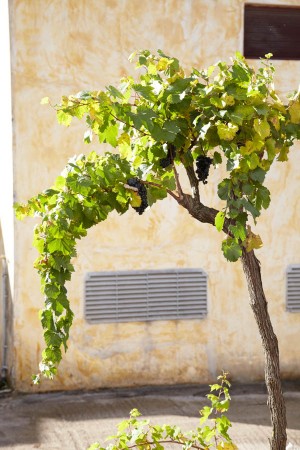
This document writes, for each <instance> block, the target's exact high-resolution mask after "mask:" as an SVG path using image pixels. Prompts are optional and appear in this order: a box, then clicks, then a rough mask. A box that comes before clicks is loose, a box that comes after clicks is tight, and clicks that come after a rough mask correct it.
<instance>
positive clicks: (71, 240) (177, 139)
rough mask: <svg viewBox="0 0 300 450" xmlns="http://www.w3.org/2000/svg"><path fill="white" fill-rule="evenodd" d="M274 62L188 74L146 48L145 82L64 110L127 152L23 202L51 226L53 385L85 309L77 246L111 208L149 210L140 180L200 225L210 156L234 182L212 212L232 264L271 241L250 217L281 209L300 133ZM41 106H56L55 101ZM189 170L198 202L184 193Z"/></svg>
mask: <svg viewBox="0 0 300 450" xmlns="http://www.w3.org/2000/svg"><path fill="white" fill-rule="evenodd" d="M270 56H271V55H266V58H265V59H263V60H262V61H261V67H260V68H259V69H258V70H257V71H256V72H255V71H254V70H253V69H252V68H251V67H249V65H248V64H247V62H246V60H245V59H244V58H243V57H242V55H240V54H239V53H237V54H236V55H235V58H234V59H233V60H232V63H231V64H227V63H225V62H219V63H217V64H215V65H213V66H210V67H209V68H208V69H206V70H197V69H193V70H192V71H191V73H190V74H185V72H184V70H183V68H182V67H181V66H180V64H179V61H178V60H177V59H176V58H173V57H169V56H167V55H165V54H164V53H163V52H161V51H158V53H157V54H155V55H154V54H151V53H150V52H149V51H148V50H145V51H142V52H140V53H137V54H133V55H132V56H131V58H130V59H131V60H136V66H137V68H138V69H139V77H138V79H137V80H135V79H134V78H133V77H131V76H128V77H125V78H123V79H122V80H121V83H120V86H119V87H118V88H116V87H114V86H108V87H107V88H106V89H105V90H102V91H84V92H79V93H78V94H76V95H70V96H68V97H66V96H64V97H62V99H61V103H60V104H58V105H55V106H54V108H55V109H56V114H57V120H58V122H59V123H60V124H62V125H65V126H69V125H70V124H71V122H72V119H73V118H74V117H77V118H78V119H83V118H85V120H86V124H87V131H86V132H85V134H84V142H86V143H91V142H92V140H93V137H94V136H97V138H98V140H99V142H100V143H108V144H110V145H111V146H112V147H113V148H114V149H116V150H114V151H113V152H111V153H105V154H98V153H96V152H94V151H93V152H91V153H90V154H88V155H87V156H85V155H79V156H78V157H74V158H72V159H70V160H69V162H68V164H67V166H66V167H65V169H64V170H63V172H62V173H61V175H60V176H59V177H58V178H57V179H56V181H55V184H54V186H53V187H51V188H50V189H47V190H45V191H44V192H42V193H40V194H38V195H37V196H35V197H33V198H31V199H30V200H29V201H28V202H27V204H17V205H16V214H17V217H18V218H23V217H24V216H29V215H37V216H40V217H41V219H42V220H41V223H40V224H39V225H37V226H36V227H35V230H34V245H35V247H36V248H37V250H38V252H39V254H40V255H39V257H38V258H37V260H36V262H35V268H36V269H37V270H38V272H39V274H40V277H41V285H42V292H43V293H44V295H45V308H44V310H43V311H42V312H41V322H42V326H43V328H44V330H45V332H44V337H45V341H46V349H45V350H44V351H43V361H42V363H41V365H40V371H41V373H43V374H44V375H46V376H48V377H52V376H53V375H54V374H55V373H56V370H57V364H58V363H59V361H60V360H61V357H62V354H61V347H62V346H64V348H65V349H66V348H67V340H68V337H69V329H70V326H71V324H72V318H73V313H72V311H71V309H70V304H69V300H68V298H67V290H66V288H65V283H66V281H67V280H70V278H71V274H72V272H73V270H74V267H73V264H72V258H73V257H75V256H76V248H75V247H76V240H77V239H81V238H82V237H83V236H85V235H86V233H87V229H88V228H90V227H91V226H93V225H95V224H97V223H99V222H101V221H103V220H105V219H106V218H107V216H108V215H109V213H110V212H111V211H114V210H115V211H117V212H118V213H120V214H123V213H125V212H126V211H127V210H128V208H129V207H130V206H132V207H134V208H136V209H137V210H139V207H140V204H141V198H140V195H139V190H138V189H137V188H135V187H134V183H132V182H131V183H129V182H128V180H132V179H134V180H138V183H140V184H142V185H143V186H145V187H146V189H147V201H148V203H149V205H150V206H151V205H152V204H153V203H155V202H156V201H158V200H162V199H164V198H165V197H167V195H171V196H172V197H173V198H174V199H175V200H176V201H177V202H178V203H179V204H180V205H182V206H184V207H185V208H186V209H188V211H189V212H190V213H191V215H192V216H194V217H196V215H195V213H194V212H193V211H194V209H193V208H192V207H191V204H190V203H189V201H190V199H196V200H197V202H198V203H197V204H198V206H199V208H206V207H204V205H203V203H201V201H200V195H199V179H197V176H196V174H195V170H194V166H195V161H196V163H197V161H198V160H199V158H201V157H204V158H207V159H209V162H212V164H213V165H214V166H215V167H217V166H218V165H219V164H221V163H223V164H224V165H226V169H227V175H226V177H225V178H223V175H222V173H223V171H220V173H221V179H220V183H219V184H218V190H217V193H218V196H219V198H220V199H221V200H222V201H223V202H224V203H223V204H224V207H223V208H222V210H221V211H217V210H213V209H210V211H211V213H212V217H213V222H211V221H210V220H207V221H208V222H210V223H213V224H214V225H215V226H216V228H217V230H219V231H221V230H223V231H225V233H226V234H227V236H226V238H225V240H224V241H223V243H222V251H223V253H224V255H225V257H226V259H227V260H229V261H237V260H238V259H239V258H240V256H241V255H242V250H243V248H246V250H247V251H251V250H252V249H254V248H259V247H260V246H261V245H262V242H261V239H260V237H259V236H258V235H255V234H254V233H253V232H252V231H251V228H250V225H249V220H250V219H254V222H256V220H257V218H258V217H259V216H260V214H261V212H262V210H263V209H266V208H268V206H269V204H270V192H269V190H268V189H267V188H266V186H265V185H264V181H265V177H266V174H267V172H268V171H269V170H270V168H271V166H272V163H273V162H274V161H275V160H277V161H286V160H287V159H288V152H289V148H290V147H291V145H292V144H293V141H294V140H295V139H298V138H299V137H300V127H299V124H300V101H299V91H298V92H297V93H295V94H293V95H292V96H290V98H289V102H288V104H286V105H285V104H283V102H282V101H281V100H280V98H279V97H278V95H277V94H276V92H275V89H274V85H273V74H274V67H273V66H272V64H271V63H270V60H269V58H270ZM41 103H43V104H47V103H50V100H49V99H48V98H47V97H45V98H44V99H42V102H41ZM180 165H181V166H183V168H184V169H185V171H186V173H187V176H188V178H189V181H190V185H191V188H192V191H191V192H192V194H191V195H190V194H185V193H184V192H183V190H182V187H181V184H180V180H179V175H178V171H177V166H180ZM197 173H198V172H197ZM202 181H203V179H202ZM140 213H141V212H140ZM203 221H205V220H203ZM38 379H39V376H37V378H36V381H37V380H38Z"/></svg>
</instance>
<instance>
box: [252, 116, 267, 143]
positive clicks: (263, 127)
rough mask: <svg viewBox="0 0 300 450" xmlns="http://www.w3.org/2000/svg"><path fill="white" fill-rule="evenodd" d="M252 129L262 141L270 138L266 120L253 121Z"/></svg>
mask: <svg viewBox="0 0 300 450" xmlns="http://www.w3.org/2000/svg"><path fill="white" fill-rule="evenodd" d="M253 127H254V130H255V131H256V133H257V134H258V135H259V136H260V137H261V138H262V139H263V140H264V139H266V137H268V136H270V132H271V129H270V125H269V124H268V121H267V120H266V119H254V122H253Z"/></svg>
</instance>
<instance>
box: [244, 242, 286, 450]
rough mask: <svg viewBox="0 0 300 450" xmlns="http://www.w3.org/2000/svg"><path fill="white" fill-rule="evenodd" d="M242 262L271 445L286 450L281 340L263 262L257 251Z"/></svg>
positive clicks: (278, 449) (248, 254) (250, 253)
mask: <svg viewBox="0 0 300 450" xmlns="http://www.w3.org/2000/svg"><path fill="white" fill-rule="evenodd" d="M242 264H243V270H244V273H245V275H246V278H247V283H248V290H249V294H250V305H251V308H252V311H253V314H254V317H255V321H256V323H257V326H258V329H259V334H260V337H261V340H262V345H263V349H264V355H265V381H266V386H267V390H268V406H269V409H270V413H271V423H272V427H273V433H272V438H271V439H270V448H271V449H272V450H285V448H286V440H287V436H286V426H287V423H286V409H285V402H284V397H283V392H282V387H281V379H280V368H279V349H278V341H277V337H276V335H275V333H274V330H273V327H272V323H271V320H270V316H269V313H268V305H267V301H266V297H265V294H264V290H263V285H262V280H261V271H260V263H259V261H258V259H257V258H256V256H255V254H254V252H253V251H251V252H249V253H247V252H246V250H244V251H243V255H242Z"/></svg>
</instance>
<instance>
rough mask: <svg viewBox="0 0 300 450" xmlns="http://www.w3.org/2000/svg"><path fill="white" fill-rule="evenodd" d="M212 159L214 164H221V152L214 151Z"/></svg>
mask: <svg viewBox="0 0 300 450" xmlns="http://www.w3.org/2000/svg"><path fill="white" fill-rule="evenodd" d="M213 160H214V161H213V163H214V165H217V164H222V156H221V154H220V153H219V152H214V156H213Z"/></svg>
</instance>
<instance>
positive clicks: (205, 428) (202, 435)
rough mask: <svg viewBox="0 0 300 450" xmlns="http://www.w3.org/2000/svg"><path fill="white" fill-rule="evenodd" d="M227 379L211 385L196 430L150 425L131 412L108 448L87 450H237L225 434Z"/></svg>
mask: <svg viewBox="0 0 300 450" xmlns="http://www.w3.org/2000/svg"><path fill="white" fill-rule="evenodd" d="M227 375H228V374H227V373H225V372H223V374H222V375H220V376H219V377H218V383H217V384H212V385H210V393H209V394H208V395H207V398H208V399H209V401H210V406H204V407H203V408H202V409H201V411H200V416H201V417H200V426H199V427H198V428H196V429H195V430H192V431H189V432H183V431H181V429H180V428H179V427H178V426H177V425H153V424H151V423H150V421H149V420H148V419H139V416H141V413H140V412H139V411H138V410H137V409H133V410H132V411H131V412H130V417H129V419H127V420H123V421H122V422H121V423H119V425H118V432H117V434H116V435H114V436H109V437H108V438H107V440H111V441H112V442H111V443H110V444H108V445H107V446H106V447H102V446H101V444H100V443H95V444H93V445H91V446H90V447H89V449H88V450H128V449H132V448H137V449H139V450H142V449H145V450H151V449H155V450H163V449H164V448H165V447H164V446H165V444H167V445H168V446H170V445H173V444H174V445H180V446H181V447H182V449H183V450H188V449H190V448H191V449H197V450H208V449H212V448H213V449H216V450H221V449H224V450H225V449H226V450H235V449H237V447H236V445H235V444H234V443H233V442H232V440H231V438H230V436H229V434H228V429H229V428H230V427H231V422H230V420H229V419H228V417H226V416H225V415H224V413H226V412H227V411H228V409H229V406H230V394H229V387H230V383H229V381H228V379H227Z"/></svg>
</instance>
